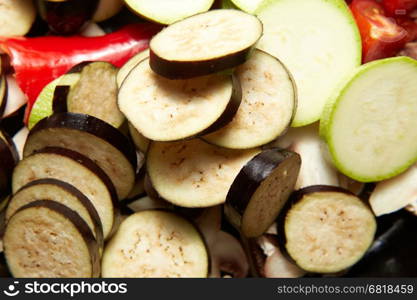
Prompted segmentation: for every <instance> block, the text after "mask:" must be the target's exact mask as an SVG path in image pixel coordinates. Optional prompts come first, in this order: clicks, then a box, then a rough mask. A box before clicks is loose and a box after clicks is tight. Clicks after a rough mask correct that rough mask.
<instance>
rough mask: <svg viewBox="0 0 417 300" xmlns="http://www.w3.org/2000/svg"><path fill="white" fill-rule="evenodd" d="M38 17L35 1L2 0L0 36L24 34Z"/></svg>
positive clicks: (0, 7)
mask: <svg viewBox="0 0 417 300" xmlns="http://www.w3.org/2000/svg"><path fill="white" fill-rule="evenodd" d="M35 18H36V8H35V6H34V5H33V1H28V0H1V5H0V20H1V22H0V36H2V37H12V36H23V35H25V34H26V33H28V32H29V30H30V28H31V27H32V24H33V22H34V21H35Z"/></svg>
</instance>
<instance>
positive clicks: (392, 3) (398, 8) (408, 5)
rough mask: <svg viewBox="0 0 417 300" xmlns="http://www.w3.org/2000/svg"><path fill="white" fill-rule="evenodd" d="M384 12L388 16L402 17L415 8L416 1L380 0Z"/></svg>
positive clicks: (416, 5)
mask: <svg viewBox="0 0 417 300" xmlns="http://www.w3.org/2000/svg"><path fill="white" fill-rule="evenodd" d="M382 5H383V7H384V9H385V11H386V12H387V13H388V15H390V16H395V15H398V16H404V15H407V14H409V13H411V12H412V11H413V10H414V9H416V8H417V1H416V0H382Z"/></svg>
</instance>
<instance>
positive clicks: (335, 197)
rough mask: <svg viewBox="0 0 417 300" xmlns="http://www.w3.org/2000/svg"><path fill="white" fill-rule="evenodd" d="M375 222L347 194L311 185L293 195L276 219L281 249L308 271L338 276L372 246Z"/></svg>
mask: <svg viewBox="0 0 417 300" xmlns="http://www.w3.org/2000/svg"><path fill="white" fill-rule="evenodd" d="M375 231H376V220H375V217H374V215H373V214H372V211H371V210H370V209H369V207H368V206H367V205H366V204H364V203H363V202H362V201H361V200H360V199H359V198H358V197H356V196H355V195H353V194H352V193H350V192H349V191H347V190H345V189H342V188H339V187H334V186H311V187H307V188H305V189H301V190H299V191H297V192H295V193H294V194H293V195H292V197H291V199H290V201H289V202H287V205H286V207H285V209H284V210H283V211H282V213H281V214H280V217H279V219H278V237H279V239H280V248H281V249H282V250H284V249H285V250H286V252H287V254H288V255H289V257H291V258H292V259H293V260H294V261H295V263H296V264H297V265H298V266H299V267H300V268H302V269H304V270H305V271H307V272H314V273H337V272H341V271H343V270H345V269H347V268H349V267H351V266H352V265H354V264H355V263H356V262H357V261H359V260H360V259H361V258H362V256H363V255H364V254H365V252H366V251H367V250H368V248H369V246H370V245H371V244H372V242H373V239H374V235H375Z"/></svg>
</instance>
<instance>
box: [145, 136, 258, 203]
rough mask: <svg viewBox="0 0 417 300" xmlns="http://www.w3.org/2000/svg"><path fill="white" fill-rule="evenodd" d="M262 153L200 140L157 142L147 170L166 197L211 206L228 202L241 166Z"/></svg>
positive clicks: (163, 196)
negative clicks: (227, 199)
mask: <svg viewBox="0 0 417 300" xmlns="http://www.w3.org/2000/svg"><path fill="white" fill-rule="evenodd" d="M259 152H260V150H259V149H249V150H231V149H225V148H219V147H216V146H213V145H210V144H207V143H205V142H203V141H201V140H198V139H194V140H189V141H182V142H173V143H161V142H153V143H151V145H150V146H149V150H148V155H147V161H146V169H147V172H148V173H147V174H148V175H149V178H150V180H151V182H152V185H153V187H154V188H155V190H156V191H157V192H158V194H159V195H160V196H161V197H162V198H163V199H165V200H167V201H169V202H171V203H173V204H175V205H178V206H183V207H208V206H213V205H217V204H222V203H224V201H225V200H226V195H227V192H228V190H229V188H230V186H231V184H232V182H233V180H234V179H235V177H236V176H237V174H238V173H239V172H240V170H241V168H242V167H243V166H244V165H245V164H246V162H247V161H249V160H250V159H251V158H252V157H254V156H255V155H256V154H258V153H259Z"/></svg>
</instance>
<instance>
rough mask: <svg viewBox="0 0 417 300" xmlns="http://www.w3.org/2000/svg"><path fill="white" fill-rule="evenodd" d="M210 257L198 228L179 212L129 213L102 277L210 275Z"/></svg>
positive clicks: (113, 242)
mask: <svg viewBox="0 0 417 300" xmlns="http://www.w3.org/2000/svg"><path fill="white" fill-rule="evenodd" d="M209 269H210V257H209V254H208V251H207V247H206V244H205V242H204V239H203V237H202V235H201V234H200V232H199V231H198V229H197V227H195V226H194V225H193V224H192V223H190V222H189V221H187V220H186V219H184V218H182V217H180V216H179V215H177V214H174V213H171V212H168V211H161V210H146V211H142V212H138V213H135V214H134V215H131V216H129V217H128V218H127V219H126V220H125V221H123V223H122V224H121V225H120V228H119V230H118V231H117V233H116V234H115V236H114V237H113V238H112V239H111V240H110V242H109V244H108V245H107V246H106V248H105V250H104V255H103V261H102V276H103V277H105V278H107V277H137V278H142V277H152V278H155V277H207V276H208V274H209Z"/></svg>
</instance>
